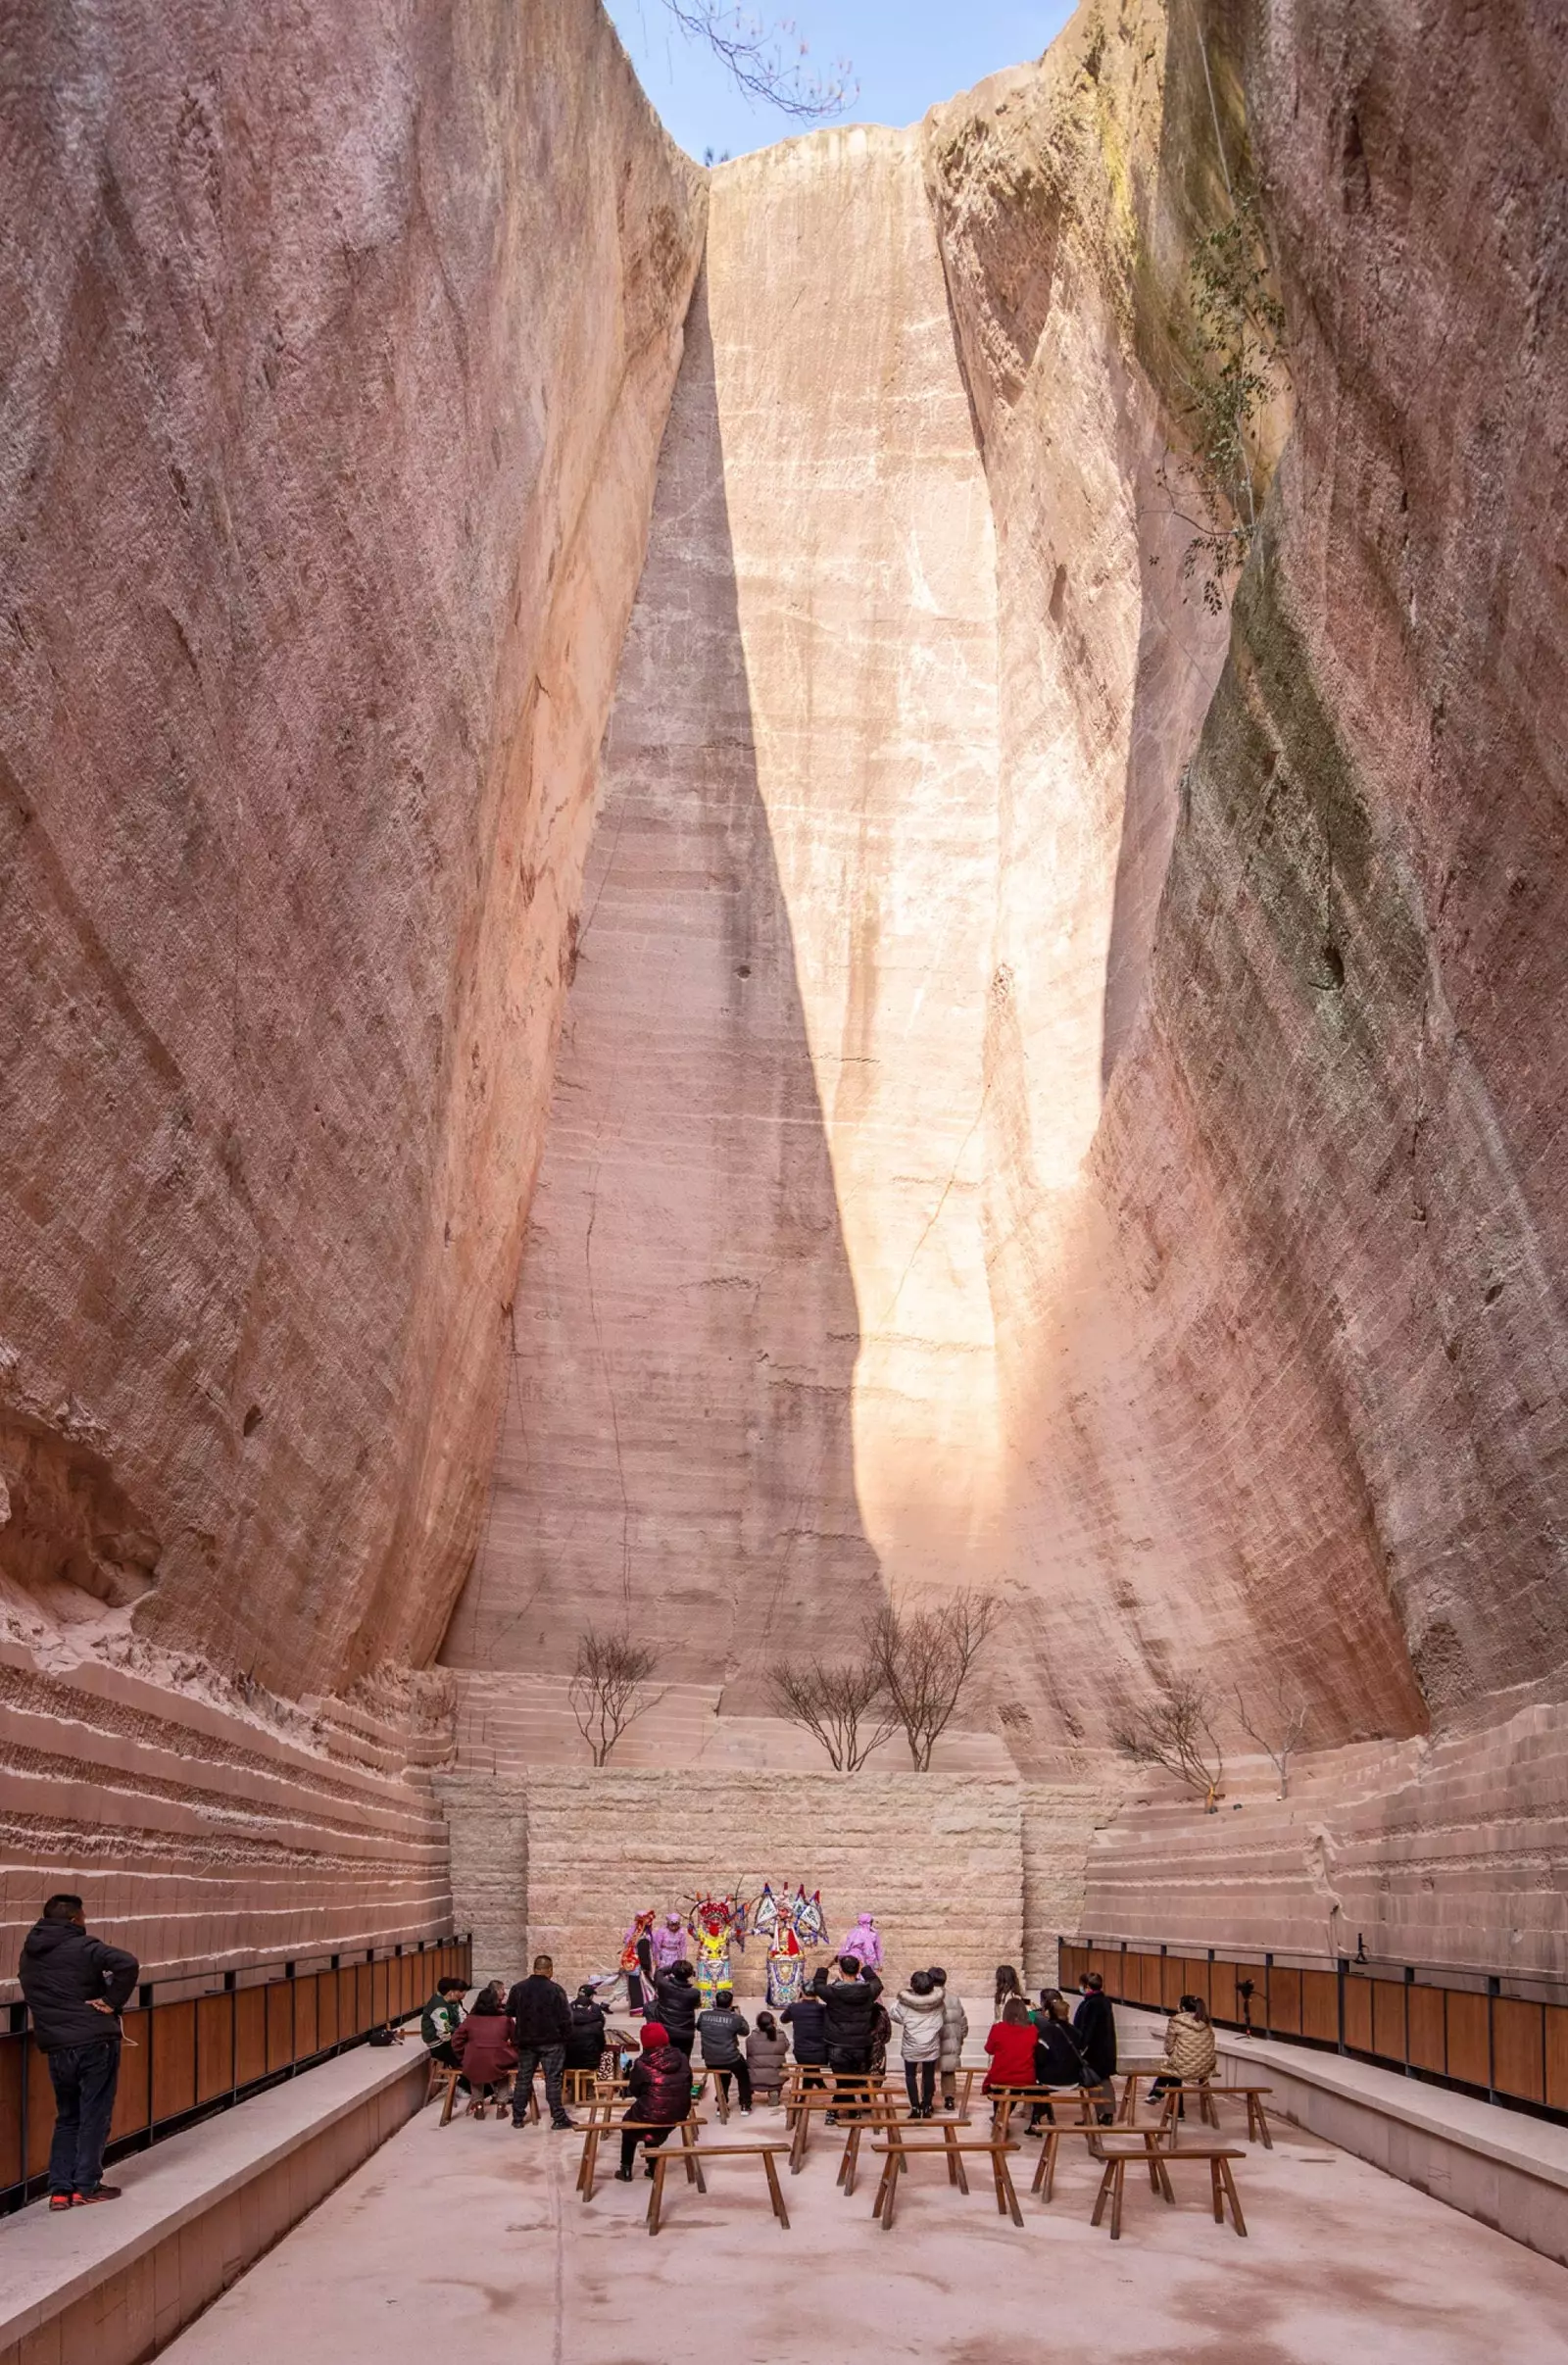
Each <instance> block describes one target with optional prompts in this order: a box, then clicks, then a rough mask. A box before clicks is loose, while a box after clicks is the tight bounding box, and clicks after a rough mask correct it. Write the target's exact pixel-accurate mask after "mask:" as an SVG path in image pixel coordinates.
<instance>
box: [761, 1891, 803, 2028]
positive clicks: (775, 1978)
mask: <svg viewBox="0 0 1568 2365" xmlns="http://www.w3.org/2000/svg"><path fill="white" fill-rule="evenodd" d="M805 1993H806V1951H805V1948H804V1947H803V1946H802V1945H801V1942H800V1939H799V1937H798V1936H797V1934H796V1927H795V1916H794V1914H793V1913H792V1912H791V1910H790V1908H789V1907H788V1906H785V1907H784V1908H783V1910H782V1911H781V1912H780V1913H779V1915H778V1919H777V1922H776V1924H775V1927H774V1931H773V1938H772V1943H771V1945H770V1946H769V1947H768V1949H767V2000H768V2002H769V2003H770V2004H771V2005H772V2006H773V2008H774V2010H775V2011H778V2010H782V2008H783V2006H784V2005H785V2004H787V2003H799V2001H800V1999H801V1997H802V1995H804V1994H805Z"/></svg>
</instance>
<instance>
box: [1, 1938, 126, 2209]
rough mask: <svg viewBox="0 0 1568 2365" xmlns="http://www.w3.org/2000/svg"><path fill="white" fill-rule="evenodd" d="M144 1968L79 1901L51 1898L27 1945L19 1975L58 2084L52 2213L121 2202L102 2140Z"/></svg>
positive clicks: (41, 2047)
mask: <svg viewBox="0 0 1568 2365" xmlns="http://www.w3.org/2000/svg"><path fill="white" fill-rule="evenodd" d="M140 1967H141V1966H140V1964H139V1963H138V1962H137V1960H136V1957H135V1955H134V1954H127V1953H126V1952H125V1951H124V1949H123V1947H121V1946H109V1945H108V1944H106V1942H105V1941H104V1940H103V1939H101V1938H89V1937H88V1935H87V1919H86V1915H85V1914H84V1913H83V1911H82V1905H81V1899H80V1897H67V1896H65V1895H64V1894H62V1895H60V1896H58V1897H50V1899H49V1901H48V1903H47V1904H46V1905H45V1906H44V1909H43V1912H42V1914H41V1915H40V1917H39V1919H38V1920H37V1921H36V1922H34V1924H33V1926H32V1928H31V1929H30V1930H29V1931H28V1933H27V1935H26V1937H25V1939H24V1940H23V1942H22V1960H21V1962H20V1963H19V1964H18V1965H17V1977H18V1979H19V1980H20V1982H21V1985H22V1995H23V2000H24V2001H25V2004H26V2006H27V2014H28V2017H29V2019H30V2020H31V2022H32V2041H33V2043H34V2044H35V2045H37V2047H38V2049H39V2051H40V2052H41V2053H43V2054H45V2055H46V2056H47V2058H48V2062H49V2080H50V2084H51V2085H52V2086H53V2087H54V2090H55V2132H54V2141H53V2143H51V2144H50V2146H49V2206H50V2208H51V2209H71V2208H83V2207H85V2206H86V2204H87V2203H88V2202H89V2201H100V2200H118V2199H119V2198H120V2187H119V2186H118V2185H106V2184H105V2183H104V2146H105V2144H106V2143H108V2141H109V2122H110V2120H111V2119H112V2118H113V2117H114V2113H115V2089H116V2087H117V2086H118V2085H119V2083H120V2044H121V2027H120V2015H121V2011H122V2010H123V2007H124V2005H125V2004H127V2003H128V2002H129V2001H130V1996H131V1991H132V1990H133V1989H134V1987H135V1985H136V1974H137V1972H138V1970H139V1969H140Z"/></svg>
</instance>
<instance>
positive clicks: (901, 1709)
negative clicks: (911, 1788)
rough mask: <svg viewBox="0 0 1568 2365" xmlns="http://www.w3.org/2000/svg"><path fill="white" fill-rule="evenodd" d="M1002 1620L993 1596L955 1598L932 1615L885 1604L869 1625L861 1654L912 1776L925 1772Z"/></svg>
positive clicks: (926, 1611)
mask: <svg viewBox="0 0 1568 2365" xmlns="http://www.w3.org/2000/svg"><path fill="white" fill-rule="evenodd" d="M1001 1615H1002V1602H1001V1601H1000V1600H999V1599H998V1598H997V1596H996V1595H995V1594H988V1593H960V1594H956V1595H955V1597H954V1599H953V1600H952V1601H944V1602H942V1603H941V1604H940V1606H939V1607H937V1608H935V1609H909V1610H904V1609H897V1608H895V1607H894V1605H893V1604H892V1603H891V1602H889V1603H888V1604H887V1606H886V1607H884V1608H882V1609H879V1610H878V1611H877V1612H876V1614H875V1615H874V1616H873V1617H872V1619H871V1620H870V1622H869V1624H868V1626H867V1628H866V1653H867V1656H868V1657H869V1658H871V1659H872V1660H873V1661H874V1663H875V1665H876V1666H877V1668H878V1669H879V1671H880V1674H881V1677H882V1684H883V1688H884V1690H885V1691H886V1693H887V1696H888V1701H889V1705H890V1706H891V1708H892V1710H893V1713H894V1716H895V1718H896V1719H897V1722H898V1723H899V1725H901V1726H902V1727H903V1730H904V1738H905V1740H906V1741H907V1743H908V1745H909V1756H910V1758H911V1760H912V1761H913V1764H914V1770H915V1772H916V1773H918V1774H925V1773H929V1772H930V1770H931V1752H932V1750H933V1749H935V1748H936V1745H937V1743H938V1742H939V1741H940V1740H941V1738H942V1735H943V1734H944V1733H945V1732H946V1731H947V1729H948V1726H949V1725H950V1724H951V1723H952V1721H953V1714H954V1710H955V1709H956V1707H957V1704H958V1701H959V1700H960V1699H961V1697H962V1695H963V1692H964V1689H965V1687H966V1685H967V1684H968V1681H969V1678H970V1676H971V1675H972V1673H973V1672H974V1664H975V1661H976V1659H977V1658H978V1657H979V1655H980V1653H981V1651H983V1650H984V1648H985V1646H986V1642H987V1640H988V1639H989V1637H990V1635H991V1634H992V1632H993V1631H994V1629H995V1627H996V1625H997V1621H998V1619H999V1618H1000V1617H1001Z"/></svg>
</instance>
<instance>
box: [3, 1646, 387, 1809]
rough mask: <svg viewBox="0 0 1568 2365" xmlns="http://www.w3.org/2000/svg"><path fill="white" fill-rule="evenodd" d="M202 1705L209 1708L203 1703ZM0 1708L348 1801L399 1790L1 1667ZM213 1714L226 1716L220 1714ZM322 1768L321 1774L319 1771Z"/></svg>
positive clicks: (301, 1751) (306, 1756)
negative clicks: (348, 1777) (304, 1786)
mask: <svg viewBox="0 0 1568 2365" xmlns="http://www.w3.org/2000/svg"><path fill="white" fill-rule="evenodd" d="M199 1704H200V1705H203V1706H208V1705H210V1703H208V1702H205V1701H203V1702H201V1703H199ZM0 1707H9V1708H15V1709H17V1710H18V1711H19V1712H21V1713H24V1714H27V1715H34V1716H42V1717H46V1718H48V1719H49V1720H50V1721H51V1722H52V1723H56V1724H79V1725H81V1726H82V1727H83V1728H84V1730H85V1731H87V1732H88V1733H92V1732H99V1733H104V1734H113V1735H114V1736H115V1738H116V1739H117V1740H122V1741H131V1742H135V1743H137V1744H139V1745H140V1746H141V1747H143V1748H152V1749H167V1750H168V1752H169V1754H170V1755H171V1756H172V1757H194V1758H200V1759H202V1760H204V1761H205V1762H206V1763H207V1764H209V1765H226V1766H232V1767H233V1768H234V1769H235V1771H236V1772H240V1773H256V1774H266V1775H268V1776H270V1778H271V1779H272V1780H274V1781H278V1780H281V1781H289V1780H293V1781H296V1782H309V1783H311V1784H312V1785H313V1786H314V1787H316V1788H317V1789H319V1790H320V1791H322V1792H323V1793H326V1794H328V1795H330V1796H332V1797H334V1798H343V1799H345V1800H352V1799H358V1798H364V1797H365V1796H366V1794H367V1793H368V1792H369V1793H372V1794H373V1793H374V1792H375V1791H377V1790H381V1789H389V1788H393V1787H395V1786H394V1785H393V1784H391V1783H390V1782H389V1781H388V1779H387V1778H386V1777H385V1776H383V1775H380V1774H377V1773H375V1772H374V1771H372V1770H370V1769H367V1771H366V1773H365V1775H364V1776H363V1778H362V1779H361V1780H360V1781H358V1782H356V1781H352V1780H346V1779H344V1778H343V1777H342V1776H341V1775H335V1774H334V1773H332V1771H331V1770H330V1764H331V1761H330V1760H328V1759H320V1760H318V1759H316V1758H315V1757H313V1756H312V1755H311V1753H310V1751H309V1750H308V1749H305V1748H304V1747H303V1745H302V1744H301V1743H299V1742H297V1741H287V1740H285V1739H284V1738H283V1737H282V1736H281V1735H280V1736H279V1739H278V1748H279V1749H280V1750H288V1751H290V1752H292V1754H290V1755H287V1756H277V1757H274V1756H271V1755H270V1754H269V1753H268V1752H267V1751H266V1750H264V1749H245V1748H243V1747H241V1745H240V1744H239V1743H237V1742H231V1741H223V1740H221V1739H219V1738H216V1737H213V1736H210V1735H206V1734H202V1733H199V1732H198V1731H197V1730H196V1728H195V1727H194V1726H193V1725H186V1724H180V1723H178V1722H177V1721H175V1720H174V1719H172V1718H164V1717H158V1716H155V1715H153V1714H151V1713H150V1712H144V1711H143V1710H141V1709H138V1708H132V1707H129V1706H127V1705H126V1704H125V1703H124V1702H123V1701H118V1700H104V1699H102V1698H101V1697H100V1696H99V1695H98V1694H97V1693H95V1692H78V1691H76V1690H75V1689H74V1688H73V1686H71V1685H66V1684H59V1683H56V1682H55V1681H54V1680H53V1679H52V1678H50V1677H45V1676H35V1675H29V1674H26V1673H23V1672H20V1671H19V1670H17V1669H15V1668H9V1667H0ZM212 1712H213V1713H214V1714H216V1715H221V1714H222V1713H223V1711H222V1710H221V1708H220V1709H213V1711H212ZM165 1736H167V1739H166V1738H165ZM318 1764H319V1765H320V1769H321V1770H320V1772H319V1773H318V1772H317V1770H316V1769H317V1766H318Z"/></svg>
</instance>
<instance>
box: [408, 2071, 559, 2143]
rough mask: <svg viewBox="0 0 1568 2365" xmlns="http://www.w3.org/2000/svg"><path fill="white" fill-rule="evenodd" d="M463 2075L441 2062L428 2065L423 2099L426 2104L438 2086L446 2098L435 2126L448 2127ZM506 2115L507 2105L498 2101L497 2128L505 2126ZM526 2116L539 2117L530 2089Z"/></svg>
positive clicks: (481, 2107)
mask: <svg viewBox="0 0 1568 2365" xmlns="http://www.w3.org/2000/svg"><path fill="white" fill-rule="evenodd" d="M464 2074H465V2073H464V2072H463V2071H462V2070H461V2069H448V2068H447V2067H446V2065H445V2063H444V2062H441V2061H433V2062H432V2063H431V2065H430V2084H429V2088H428V2090H427V2092H426V2094H425V2097H424V2098H425V2100H426V2101H427V2102H428V2101H429V2100H430V2099H431V2097H432V2096H433V2095H434V2094H435V2091H436V2088H437V2087H438V2086H439V2085H443V2084H444V2085H445V2087H446V2098H445V2100H444V2101H443V2102H442V2104H441V2117H440V2119H439V2121H438V2122H437V2124H438V2125H440V2126H442V2127H448V2126H450V2125H451V2123H452V2112H453V2106H454V2104H455V2103H456V2101H457V2098H458V2081H459V2079H460V2078H462V2077H463V2075H464ZM483 2107H484V2106H483V2104H482V2103H481V2105H480V2107H479V2109H478V2110H476V2111H475V2113H474V2116H475V2117H476V2118H477V2117H479V2116H481V2115H482V2113H483ZM507 2115H508V2105H507V2103H506V2102H505V2101H498V2102H497V2104H496V2124H497V2126H504V2125H505V2124H506V2120H507ZM528 2115H529V2117H530V2118H533V2119H537V2117H538V2116H539V2104H538V2101H537V2100H536V2098H535V2096H534V2094H533V2092H532V2089H531V2088H530V2090H529V2094H528Z"/></svg>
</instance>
